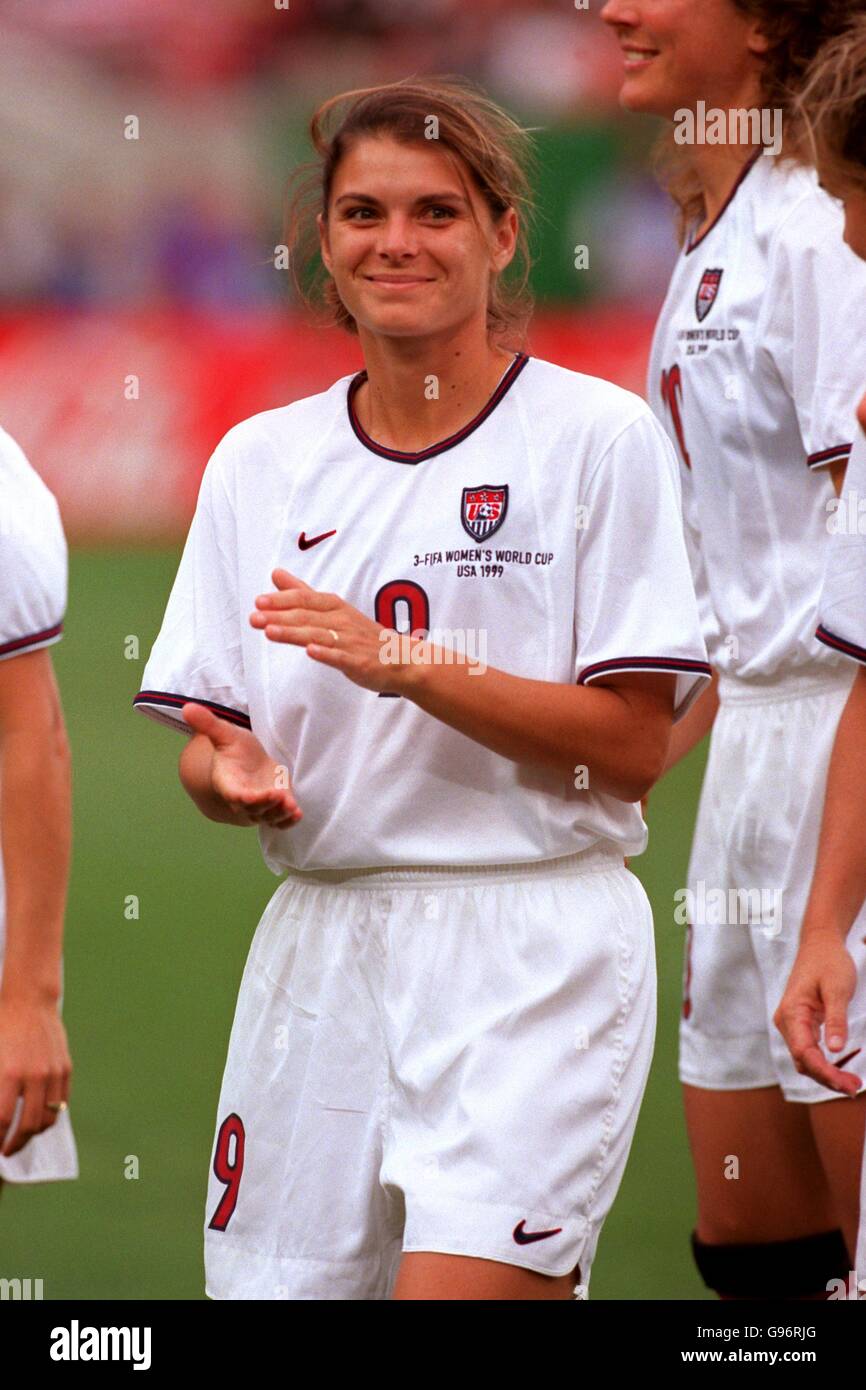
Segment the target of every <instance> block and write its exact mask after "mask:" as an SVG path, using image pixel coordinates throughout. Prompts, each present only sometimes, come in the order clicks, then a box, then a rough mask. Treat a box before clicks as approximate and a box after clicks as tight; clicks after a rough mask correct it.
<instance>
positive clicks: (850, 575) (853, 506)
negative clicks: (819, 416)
mask: <svg viewBox="0 0 866 1390" xmlns="http://www.w3.org/2000/svg"><path fill="white" fill-rule="evenodd" d="M855 429H856V438H855V441H854V448H853V450H852V452H851V462H850V463H849V465H848V469H847V472H846V474H845V487H844V489H843V491H842V496H841V497H840V498H838V499H836V500H835V501H834V508H835V510H834V516H833V519H832V521H831V523H830V524H831V529H832V530H833V532H834V534H833V535H832V536H831V537H830V544H829V545H828V547H827V565H826V570H825V574H824V587H823V590H822V593H821V602H820V604H819V608H818V619H819V625H818V629H817V632H816V634H815V635H816V637H817V638H818V640H819V641H820V642H823V643H824V645H825V646H827V647H832V648H833V650H834V651H837V652H841V653H842V655H843V656H848V657H850V658H851V660H852V661H859V662H861V663H862V664H863V665H864V666H866V435H864V434H863V431H862V430H861V429H860V428H859V426H856V425H855Z"/></svg>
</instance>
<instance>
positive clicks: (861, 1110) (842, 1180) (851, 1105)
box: [800, 1092, 866, 1269]
mask: <svg viewBox="0 0 866 1390" xmlns="http://www.w3.org/2000/svg"><path fill="white" fill-rule="evenodd" d="M800 1108H801V1109H804V1110H808V1112H809V1119H810V1121H811V1126H812V1133H813V1135H814V1137H815V1145H816V1148H817V1151H818V1154H819V1156H820V1159H821V1164H822V1166H823V1170H824V1173H825V1174H826V1180H827V1184H828V1187H829V1190H830V1193H831V1195H832V1198H833V1202H834V1206H835V1210H836V1213H837V1224H838V1225H839V1226H841V1228H842V1231H843V1232H844V1235H845V1242H846V1244H847V1246H848V1253H849V1255H850V1256H851V1268H852V1269H853V1268H854V1259H855V1256H856V1253H857V1234H858V1230H859V1227H860V1211H861V1208H860V1173H861V1169H862V1166H863V1143H864V1134H866V1092H863V1093H861V1094H860V1095H859V1096H855V1097H854V1098H853V1100H852V1099H849V1098H848V1097H845V1099H839V1100H828V1101H822V1102H821V1104H819V1105H809V1106H801V1107H800Z"/></svg>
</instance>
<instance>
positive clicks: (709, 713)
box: [664, 671, 719, 772]
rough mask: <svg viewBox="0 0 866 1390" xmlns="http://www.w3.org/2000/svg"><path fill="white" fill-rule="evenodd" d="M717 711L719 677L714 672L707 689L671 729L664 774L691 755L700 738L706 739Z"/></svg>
mask: <svg viewBox="0 0 866 1390" xmlns="http://www.w3.org/2000/svg"><path fill="white" fill-rule="evenodd" d="M718 710H719V677H718V673H717V672H716V671H714V672H713V679H712V681H711V683H710V685H709V687H708V689H706V690H705V691H704V692H703V693H702V694H701V695H699V696H698V698H697V700H695V702H694V704H693V705H692V707H691V709H690V710H688V712H687V713H686V715H685V716H684V718H682V719H681V720H680V721H679V723H678V724H675V725H674V727H673V731H672V733H671V741H670V745H669V747H668V755H667V759H666V761H665V766H664V771H665V772H670V770H671V768H672V767H676V765H677V763H678V762H680V761H681V760H682V759H683V758H684V757H686V755H687V754H688V753H691V751H692V749H693V748H696V747H697V745H698V744H699V743H700V741H701V739H702V738H705V737H706V735H707V734H708V733H709V732H710V730H711V729H712V727H713V724H714V723H715V718H716V715H717V714H718Z"/></svg>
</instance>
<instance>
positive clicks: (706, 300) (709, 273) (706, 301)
mask: <svg viewBox="0 0 866 1390" xmlns="http://www.w3.org/2000/svg"><path fill="white" fill-rule="evenodd" d="M724 273H725V272H724V271H723V270H705V271H704V273H703V276H702V277H701V283H700V284H699V285H698V294H697V298H696V300H695V309H696V311H697V315H698V323H703V321H704V319H705V318H706V317H707V314H708V313H709V312H710V310H711V309H712V307H713V305H714V304H715V302H716V299H717V298H718V293H719V286H720V285H721V283H722V276H723V275H724Z"/></svg>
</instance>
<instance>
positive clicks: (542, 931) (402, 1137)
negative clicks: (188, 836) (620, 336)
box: [135, 79, 709, 1299]
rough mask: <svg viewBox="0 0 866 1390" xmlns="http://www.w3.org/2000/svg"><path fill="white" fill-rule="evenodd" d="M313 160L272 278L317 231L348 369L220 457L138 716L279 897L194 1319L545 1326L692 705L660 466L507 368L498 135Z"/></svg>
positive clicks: (625, 1125)
mask: <svg viewBox="0 0 866 1390" xmlns="http://www.w3.org/2000/svg"><path fill="white" fill-rule="evenodd" d="M312 137H313V143H314V146H315V149H316V152H317V156H318V158H317V160H316V161H315V162H314V165H313V169H312V177H311V179H309V180H308V181H307V182H306V183H304V182H299V183H298V185H297V187H296V191H295V197H294V199H293V202H292V205H291V217H290V230H289V234H288V237H287V241H288V244H289V245H290V246H291V248H292V252H293V261H298V260H299V259H300V264H298V265H296V269H297V273H298V278H299V281H301V282H303V281H304V278H305V275H304V269H303V260H302V256H301V253H300V252H299V250H298V248H299V247H302V246H303V245H305V244H307V242H308V233H310V232H315V233H316V234H317V239H318V240H317V243H316V244H317V245H318V247H319V249H320V254H321V260H322V263H323V266H324V268H325V270H326V274H327V277H328V280H327V296H326V297H327V304H328V305H329V306H330V310H331V312H332V315H333V320H334V322H336V323H337V324H340V325H342V326H344V327H346V328H348V329H349V330H350V331H352V332H354V333H356V334H357V337H358V341H359V344H360V347H361V350H362V353H363V358H364V363H365V367H364V370H363V371H361V372H359V373H358V374H357V375H354V376H351V377H343V378H341V379H340V380H339V381H337V382H335V383H334V385H333V386H331V387H330V389H329V390H326V391H324V392H322V393H321V394H319V395H315V396H312V397H310V398H308V399H305V400H299V401H296V402H294V403H293V404H291V405H288V406H285V407H283V408H280V409H277V410H270V411H266V412H264V413H263V414H260V415H257V416H255V417H253V418H252V419H250V420H247V421H244V422H243V423H242V424H240V425H238V426H236V427H235V428H234V429H232V430H231V431H230V432H229V433H228V435H226V437H225V438H224V439H223V441H222V442H221V444H220V445H219V446H218V448H217V450H216V452H215V454H214V455H213V457H212V458H211V459H210V461H209V463H208V466H207V469H206V471H205V475H204V478H203V481H202V486H201V491H200V495H199V499H198V505H197V508H196V513H195V517H194V519H193V523H192V528H191V531H190V535H189V537H188V540H187V544H186V548H185V550H184V553H183V557H182V560H181V564H180V569H179V571H178V575H177V578H176V580H175V585H174V588H173V590H172V593H171V597H170V599H169V604H168V609H167V612H166V615H165V619H164V622H163V626H162V629H161V631H160V634H159V636H158V638H157V641H156V643H155V645H154V648H153V651H152V653H151V656H150V659H149V661H148V664H147V667H146V670H145V676H144V688H143V690H142V691H141V692H140V693H139V694H138V695H137V696H136V699H135V704H136V706H137V707H138V708H139V709H141V710H143V711H144V712H145V713H147V714H150V715H152V716H153V717H155V718H158V719H163V720H165V721H167V722H169V723H171V724H173V725H175V727H177V728H180V729H184V730H186V732H189V729H190V728H192V730H194V736H193V737H192V738H191V739H190V740H189V742H188V743H187V745H186V747H185V748H184V751H183V753H182V755H181V763H180V775H181V779H182V781H183V784H184V786H185V788H186V790H187V791H188V792H189V794H190V796H191V797H192V799H193V801H194V802H195V803H196V805H197V806H198V807H199V809H200V810H201V811H202V812H203V813H204V814H205V815H206V816H208V817H210V818H211V819H213V820H219V821H225V822H228V823H229V824H233V825H243V826H248V825H255V826H257V828H258V830H259V835H260V840H261V845H262V849H263V852H264V856H265V860H266V862H267V864H268V865H269V867H270V868H271V869H272V870H273V871H274V872H275V873H284V872H285V873H286V874H287V877H286V879H285V882H284V883H282V884H281V885H280V887H279V888H278V889H277V891H276V892H275V894H274V896H273V898H272V899H271V901H270V903H269V904H268V906H267V908H266V909H265V912H264V915H263V917H262V919H261V922H260V923H259V926H258V930H257V931H256V934H255V939H254V941H253V943H252V947H251V950H250V955H249V959H248V962H247V966H246V970H245V973H244V977H243V982H242V984H241V989H240V997H239V1000H238V1005H237V1011H236V1014H235V1020H234V1026H233V1029H232V1035H231V1041H230V1045H229V1053H228V1060H227V1064H226V1070H225V1075H224V1078H223V1085H222V1093H221V1097H220V1102H219V1113H218V1118H217V1128H216V1138H215V1144H214V1150H213V1171H212V1176H211V1180H210V1188H209V1192H208V1203H207V1217H206V1220H207V1227H206V1271H207V1291H208V1293H209V1294H210V1296H211V1297H214V1298H265V1299H269V1298H280V1297H283V1298H286V1297H287V1298H292V1299H346V1298H348V1299H384V1298H388V1297H389V1296H393V1297H395V1298H398V1299H418V1298H458V1299H464V1298H473V1299H479V1298H481V1299H483V1298H520V1299H523V1298H527V1299H534V1298H570V1297H571V1296H572V1293H573V1292H575V1293H578V1294H579V1293H580V1291H581V1290H583V1291H585V1289H586V1286H587V1283H588V1280H589V1274H590V1267H591V1264H592V1258H593V1254H594V1251H595V1247H596V1243H597V1239H598V1234H599V1230H600V1228H601V1224H602V1222H603V1220H604V1217H605V1215H606V1213H607V1211H608V1209H609V1207H610V1204H611V1202H612V1200H613V1198H614V1195H615V1193H616V1190H617V1187H618V1185H619V1182H620V1178H621V1176H622V1172H623V1168H624V1164H625V1160H626V1157H627V1153H628V1149H629V1145H630V1143H631V1138H632V1135H633V1131H634V1126H635V1121H636V1117H637V1111H638V1106H639V1103H640V1098H641V1095H642V1092H643V1088H644V1084H645V1080H646V1075H647V1069H648V1065H649V1060H650V1053H651V1047H652V1038H653V1032H654V1021H653V1020H654V1003H653V1000H654V983H653V981H654V965H653V942H652V930H651V914H650V912H649V910H648V903H647V899H646V895H645V894H644V891H643V889H642V888H641V886H640V884H639V883H638V882H637V880H636V879H635V878H634V876H633V875H632V874H630V873H629V872H628V870H627V869H626V868H625V867H624V865H623V856H624V855H625V854H636V853H640V851H641V850H642V849H643V848H644V845H645V839H646V835H645V827H644V825H643V821H642V819H641V816H640V813H639V810H638V807H637V805H636V804H635V803H637V802H638V801H639V800H640V797H641V795H642V794H643V793H644V791H645V790H646V788H647V787H648V786H649V785H650V784H651V783H652V782H653V780H654V778H655V777H656V775H657V774H658V772H659V771H660V769H661V767H662V765H663V763H664V758H665V754H666V752H667V746H668V741H669V735H670V728H671V723H672V720H673V719H675V718H677V717H679V715H681V714H682V713H683V711H684V710H685V708H686V707H687V706H688V705H689V704H690V703H691V702H692V700H693V698H694V697H695V695H697V694H698V693H699V691H700V690H701V689H702V687H703V685H704V683H705V682H706V681H708V679H709V667H708V663H707V662H706V652H705V648H704V646H703V643H702V640H701V638H700V634H699V619H698V614H697V606H696V603H695V598H694V590H693V588H692V584H691V578H690V574H689V570H688V557H687V554H686V550H685V545H684V541H683V536H682V527H681V518H680V510H679V500H678V485H677V482H676V477H677V466H676V458H675V456H674V454H673V450H672V449H671V446H670V444H669V441H668V440H667V439H666V437H665V435H664V431H663V430H662V429H661V427H660V426H659V425H658V423H657V422H656V421H655V420H654V418H653V416H652V413H651V411H650V410H649V409H648V407H647V406H645V405H644V403H643V402H641V401H640V400H638V399H637V398H636V397H635V396H633V395H631V394H629V393H626V392H623V391H621V390H620V389H618V388H616V387H614V386H611V385H609V384H608V383H606V382H603V381H599V380H596V379H595V378H592V377H587V376H583V375H580V374H578V373H575V372H572V371H567V370H565V369H563V368H560V367H558V366H555V365H554V364H552V363H549V362H545V361H539V360H537V359H534V358H531V357H529V356H527V355H526V354H525V353H524V352H522V351H514V350H512V348H511V344H513V343H514V341H515V340H518V341H519V340H520V337H521V331H522V326H523V311H522V310H521V307H520V301H519V300H517V301H515V300H514V299H513V298H512V297H511V291H510V290H509V288H508V286H507V282H506V281H504V280H503V279H502V276H503V272H504V271H505V269H506V267H507V266H508V265H509V263H510V262H512V260H513V259H515V258H517V260H518V263H519V257H518V255H517V253H518V252H522V253H524V254H525V241H524V230H523V219H522V217H521V215H520V214H521V212H522V210H523V208H524V207H525V200H526V197H527V194H526V175H525V155H526V152H527V149H526V135H525V133H524V132H522V131H521V130H520V128H519V127H517V126H515V125H514V124H513V122H512V121H511V120H510V119H509V118H508V117H507V116H506V115H505V114H504V113H503V112H501V111H500V110H499V109H498V108H497V107H496V106H494V105H493V104H492V103H490V102H488V101H487V100H486V99H485V98H484V97H482V96H481V95H480V94H479V93H477V92H476V91H475V90H474V89H473V88H472V87H470V86H469V85H463V84H460V83H449V82H445V81H437V80H432V79H431V80H430V81H429V82H403V83H397V84H392V85H389V86H385V87H379V88H370V89H366V90H361V91H356V92H350V93H347V94H344V95H342V96H340V97H336V98H334V99H332V100H331V101H328V102H326V103H325V104H324V106H323V107H322V108H320V110H319V111H318V112H317V113H316V115H315V116H314V118H313V122H312ZM519 287H520V282H519V281H518V287H517V288H518V290H519ZM506 344H508V345H509V346H508V348H506ZM661 592H663V593H664V595H665V602H664V603H660V602H659V598H658V596H659V593H661ZM575 1280H577V1284H576V1285H575Z"/></svg>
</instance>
